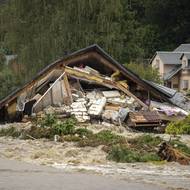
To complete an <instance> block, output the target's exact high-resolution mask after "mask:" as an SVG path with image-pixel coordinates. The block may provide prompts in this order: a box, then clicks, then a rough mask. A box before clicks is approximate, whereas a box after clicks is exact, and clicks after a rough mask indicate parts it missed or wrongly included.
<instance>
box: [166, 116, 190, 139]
mask: <svg viewBox="0 0 190 190" xmlns="http://www.w3.org/2000/svg"><path fill="white" fill-rule="evenodd" d="M166 133H168V134H173V135H180V134H190V116H188V117H186V118H185V119H183V120H181V121H176V122H171V123H169V124H168V126H167V127H166Z"/></svg>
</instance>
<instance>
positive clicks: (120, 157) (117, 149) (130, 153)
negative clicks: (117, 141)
mask: <svg viewBox="0 0 190 190" xmlns="http://www.w3.org/2000/svg"><path fill="white" fill-rule="evenodd" d="M107 159H109V160H113V161H116V162H129V163H130V162H148V161H159V160H160V158H159V156H158V155H157V154H156V153H153V152H151V153H149V152H146V153H143V154H142V153H141V152H137V151H136V150H133V149H130V148H129V147H127V146H126V145H124V146H123V145H122V146H121V145H117V146H113V147H112V149H111V151H110V152H109V153H108V156H107Z"/></svg>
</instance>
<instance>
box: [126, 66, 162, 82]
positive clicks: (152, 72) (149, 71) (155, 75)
mask: <svg viewBox="0 0 190 190" xmlns="http://www.w3.org/2000/svg"><path fill="white" fill-rule="evenodd" d="M125 66H126V67H127V68H128V69H130V70H131V71H133V72H134V73H135V74H137V75H139V76H140V77H141V78H143V79H146V80H150V81H153V82H156V83H160V84H161V83H162V81H161V79H160V75H159V72H158V70H157V69H154V68H152V66H151V65H150V64H142V63H139V64H138V63H133V62H131V63H129V64H125Z"/></svg>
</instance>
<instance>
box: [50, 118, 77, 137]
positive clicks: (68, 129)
mask: <svg viewBox="0 0 190 190" xmlns="http://www.w3.org/2000/svg"><path fill="white" fill-rule="evenodd" d="M75 124H76V120H75V119H73V118H68V119H66V120H64V121H63V122H57V123H56V124H54V125H53V126H52V128H53V130H54V133H55V134H58V135H70V134H74V132H75Z"/></svg>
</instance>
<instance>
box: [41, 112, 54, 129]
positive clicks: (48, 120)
mask: <svg viewBox="0 0 190 190" xmlns="http://www.w3.org/2000/svg"><path fill="white" fill-rule="evenodd" d="M56 123H57V118H56V116H55V115H54V114H46V115H45V117H44V118H42V119H41V120H40V121H38V124H39V125H40V126H41V127H52V126H53V125H54V124H56Z"/></svg>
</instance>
